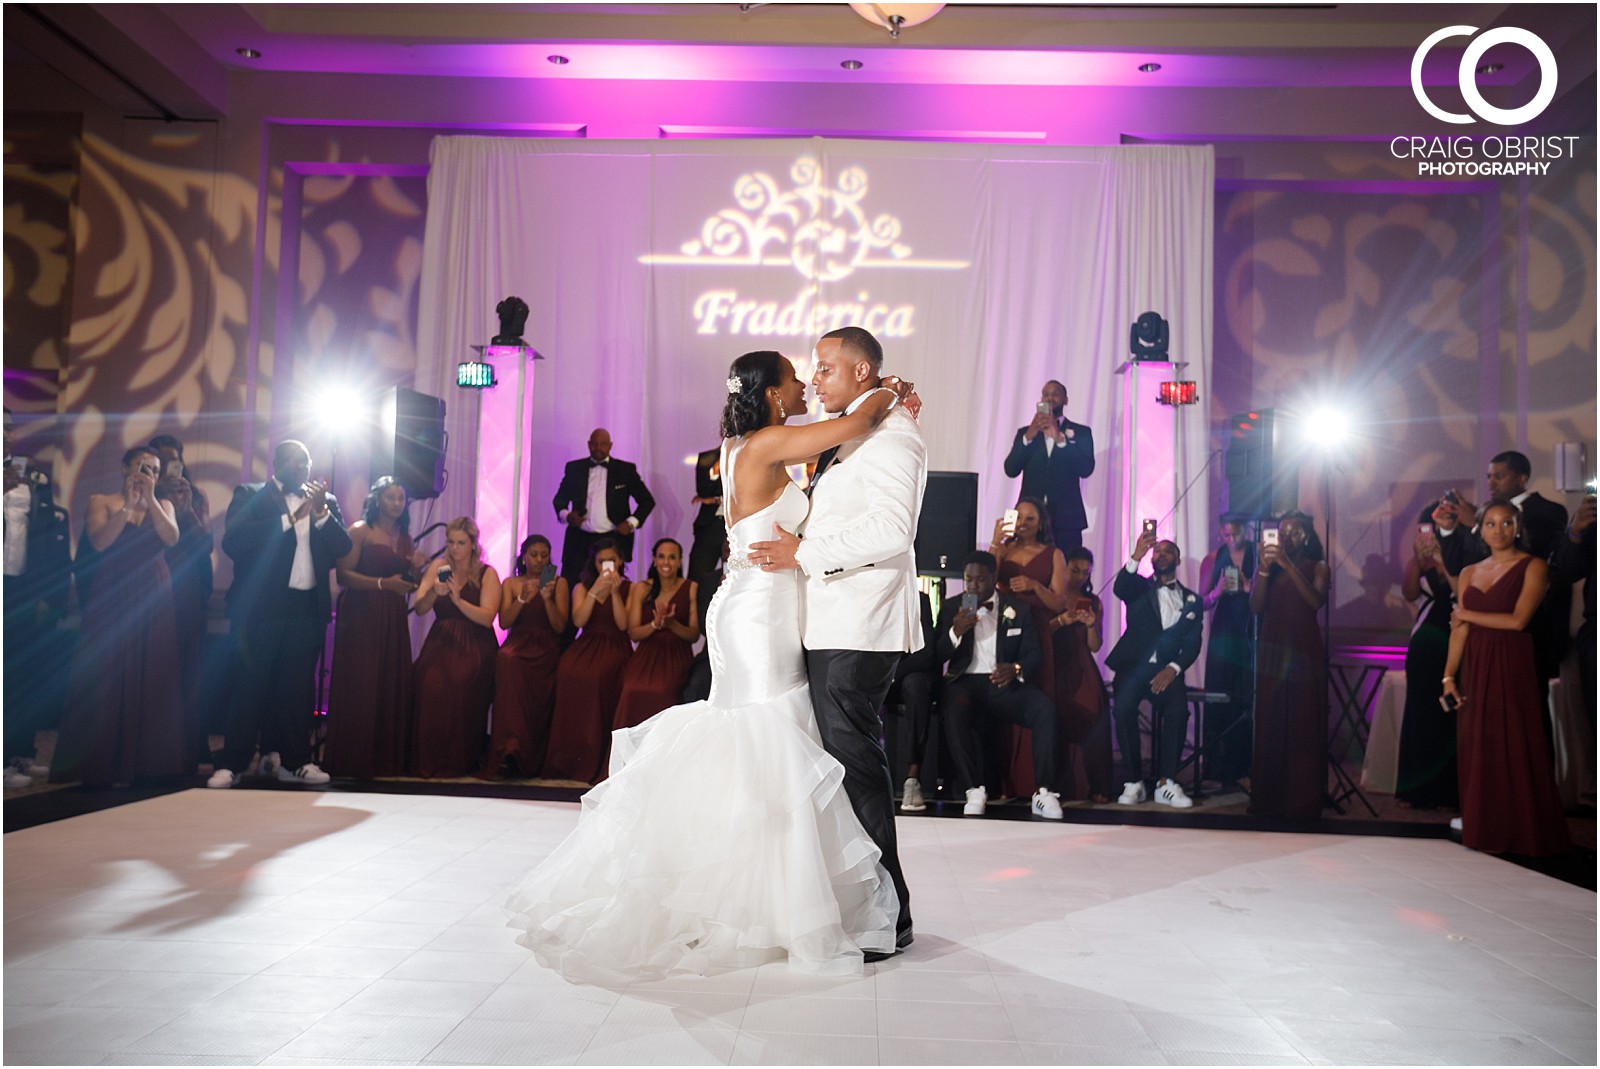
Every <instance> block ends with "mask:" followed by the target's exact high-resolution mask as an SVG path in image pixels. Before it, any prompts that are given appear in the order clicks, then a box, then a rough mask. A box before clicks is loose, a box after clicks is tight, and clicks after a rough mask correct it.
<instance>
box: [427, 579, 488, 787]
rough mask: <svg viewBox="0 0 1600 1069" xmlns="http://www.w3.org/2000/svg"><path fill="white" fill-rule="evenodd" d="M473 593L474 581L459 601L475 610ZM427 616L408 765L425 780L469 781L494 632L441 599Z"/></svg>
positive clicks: (484, 709)
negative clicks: (430, 618) (429, 622)
mask: <svg viewBox="0 0 1600 1069" xmlns="http://www.w3.org/2000/svg"><path fill="white" fill-rule="evenodd" d="M479 592H480V588H479V586H478V583H477V581H476V580H474V581H473V582H470V583H468V584H467V585H466V586H465V587H463V588H462V591H461V600H463V601H469V602H471V603H473V604H474V605H476V604H477V602H478V595H479ZM433 615H434V620H433V627H431V628H429V630H428V637H427V638H425V639H423V641H422V652H421V653H420V654H418V655H417V663H416V666H415V674H414V676H413V679H414V683H413V684H412V685H413V687H414V693H415V695H416V699H415V708H416V714H415V715H416V732H415V734H414V736H413V737H414V741H413V743H412V751H411V764H412V767H413V768H414V769H415V771H416V773H417V775H419V776H425V777H427V778H429V779H445V778H454V777H458V776H470V775H472V774H473V773H474V772H476V771H477V770H478V762H479V760H480V758H481V757H482V754H483V737H484V734H485V732H486V731H487V729H488V723H489V704H490V703H491V702H493V701H494V662H495V653H496V652H497V650H498V649H499V644H498V643H497V642H496V641H495V636H494V628H492V627H486V626H484V625H483V624H475V623H473V622H472V621H471V620H469V619H467V618H466V617H465V616H464V615H462V612H461V610H460V609H459V608H457V607H456V604H455V602H453V601H451V600H450V599H449V598H448V597H445V596H444V595H440V596H439V598H438V600H437V601H435V602H434V603H433Z"/></svg>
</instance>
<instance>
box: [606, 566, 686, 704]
mask: <svg viewBox="0 0 1600 1069" xmlns="http://www.w3.org/2000/svg"><path fill="white" fill-rule="evenodd" d="M697 590H698V586H697V584H695V583H693V582H691V581H690V580H688V579H685V578H684V576H683V547H682V546H680V545H679V544H678V543H677V542H676V541H675V540H674V539H671V538H663V539H662V540H661V541H659V542H657V543H656V544H655V548H654V549H653V550H652V551H651V564H650V572H649V574H648V575H647V576H646V577H645V581H644V582H642V583H635V584H634V586H633V589H632V590H631V591H629V593H628V638H629V639H631V640H633V641H634V642H637V643H638V644H639V646H638V648H637V649H635V650H634V651H633V656H632V657H631V658H630V659H629V660H628V668H627V671H625V672H624V673H623V674H622V696H621V697H620V698H618V699H617V715H616V717H615V718H614V719H613V720H612V722H611V726H612V728H613V729H616V728H631V727H634V726H636V725H638V724H642V723H644V722H645V721H646V720H649V719H650V718H651V717H652V716H655V715H656V714H657V713H659V712H660V711H661V710H663V709H665V708H667V707H668V706H670V705H677V704H678V700H679V698H680V697H681V696H682V694H683V688H684V685H685V684H687V683H688V682H689V668H690V666H691V665H692V664H693V663H694V644H695V640H696V639H698V638H699V637H700V612H699V609H698V608H697V607H696V604H697V597H696V592H697Z"/></svg>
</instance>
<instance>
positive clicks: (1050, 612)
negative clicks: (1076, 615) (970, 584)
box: [989, 497, 1068, 797]
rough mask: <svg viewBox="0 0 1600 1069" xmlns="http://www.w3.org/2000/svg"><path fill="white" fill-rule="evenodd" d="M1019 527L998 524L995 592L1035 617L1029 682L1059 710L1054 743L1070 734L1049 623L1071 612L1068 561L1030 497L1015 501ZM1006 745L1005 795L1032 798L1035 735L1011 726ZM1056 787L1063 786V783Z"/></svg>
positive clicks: (1057, 763)
mask: <svg viewBox="0 0 1600 1069" xmlns="http://www.w3.org/2000/svg"><path fill="white" fill-rule="evenodd" d="M1016 512H1017V523H1016V527H1015V529H1009V528H1007V527H1006V525H1005V520H1004V519H1001V520H998V521H996V523H995V525H994V540H993V541H992V542H991V543H990V545H989V551H990V552H991V553H993V554H994V556H995V560H996V561H998V562H999V571H998V572H997V573H996V582H995V589H996V590H999V591H1002V592H1004V593H1007V594H1009V595H1010V596H1011V597H1013V598H1015V599H1016V600H1018V601H1021V602H1022V603H1023V604H1025V605H1027V606H1028V610H1029V612H1030V614H1031V615H1032V616H1033V630H1034V634H1036V635H1038V636H1039V652H1040V654H1041V659H1040V661H1039V670H1038V673H1037V676H1036V678H1035V679H1033V680H1029V682H1036V683H1037V684H1038V687H1039V689H1040V690H1042V691H1044V695H1045V697H1047V698H1049V699H1050V704H1051V705H1053V706H1054V707H1055V708H1056V720H1057V727H1056V738H1057V739H1062V738H1064V737H1065V734H1066V730H1065V729H1066V725H1065V723H1064V722H1062V715H1061V704H1060V702H1059V701H1058V695H1057V694H1056V667H1055V650H1054V646H1053V644H1052V643H1051V641H1050V637H1049V636H1050V618H1051V617H1052V616H1055V615H1056V614H1057V613H1060V612H1062V611H1064V610H1065V609H1066V608H1067V607H1068V600H1067V562H1066V558H1065V557H1064V556H1063V555H1062V553H1061V550H1059V549H1057V548H1056V546H1055V542H1054V540H1053V538H1052V537H1051V532H1050V520H1049V518H1048V517H1047V515H1046V513H1045V509H1044V506H1043V504H1042V503H1041V502H1039V501H1038V500H1036V499H1035V498H1031V497H1024V498H1021V499H1019V500H1018V501H1017V508H1016ZM1003 730H1004V731H1005V733H1006V742H1007V744H1008V745H1007V746H1006V747H1005V748H1004V749H1003V750H1002V752H1003V753H1009V754H1010V764H1009V766H1008V767H1009V772H1008V773H1007V774H1005V775H1004V776H1003V777H1002V784H1003V786H1002V790H1003V791H1005V793H1007V794H1011V795H1016V796H1019V797H1028V796H1029V795H1031V794H1033V792H1034V788H1035V787H1036V786H1038V785H1037V784H1035V783H1034V782H1033V769H1034V763H1033V732H1031V731H1028V730H1026V729H1024V728H1020V727H1017V726H1015V725H1012V724H1006V725H1004V727H1003ZM1064 756H1065V754H1057V755H1056V761H1055V766H1056V767H1057V768H1065V767H1067V766H1066V765H1064V764H1063V763H1062V760H1061V759H1062V757H1064ZM1052 786H1057V787H1058V786H1061V785H1059V784H1056V785H1052Z"/></svg>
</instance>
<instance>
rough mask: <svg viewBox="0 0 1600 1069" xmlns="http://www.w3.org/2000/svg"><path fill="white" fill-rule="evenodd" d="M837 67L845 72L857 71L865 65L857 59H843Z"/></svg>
mask: <svg viewBox="0 0 1600 1069" xmlns="http://www.w3.org/2000/svg"><path fill="white" fill-rule="evenodd" d="M839 66H841V67H843V68H844V69H845V70H847V71H858V70H860V69H861V68H862V67H863V66H865V64H863V63H862V62H861V61H860V60H859V59H844V60H840V61H839Z"/></svg>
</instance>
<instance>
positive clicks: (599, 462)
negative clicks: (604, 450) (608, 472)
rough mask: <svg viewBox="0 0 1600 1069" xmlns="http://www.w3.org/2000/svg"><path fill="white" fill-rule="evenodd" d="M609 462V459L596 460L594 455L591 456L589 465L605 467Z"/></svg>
mask: <svg viewBox="0 0 1600 1069" xmlns="http://www.w3.org/2000/svg"><path fill="white" fill-rule="evenodd" d="M607 463H608V460H596V459H594V458H593V457H590V458H589V466H590V467H591V468H603V467H605V466H606V464H607Z"/></svg>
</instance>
